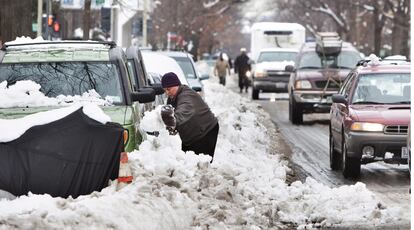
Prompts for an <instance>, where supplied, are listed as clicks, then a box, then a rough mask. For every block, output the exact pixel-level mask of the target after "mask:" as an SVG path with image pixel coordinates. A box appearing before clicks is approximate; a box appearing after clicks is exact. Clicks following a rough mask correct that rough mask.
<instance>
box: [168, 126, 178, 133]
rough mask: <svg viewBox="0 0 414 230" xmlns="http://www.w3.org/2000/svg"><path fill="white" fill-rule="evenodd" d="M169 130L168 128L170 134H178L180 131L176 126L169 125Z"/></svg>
mask: <svg viewBox="0 0 414 230" xmlns="http://www.w3.org/2000/svg"><path fill="white" fill-rule="evenodd" d="M167 130H168V132H169V134H170V135H176V134H177V133H178V131H177V130H176V129H175V128H172V127H168V126H167Z"/></svg>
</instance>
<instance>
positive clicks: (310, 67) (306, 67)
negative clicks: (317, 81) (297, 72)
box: [299, 66, 321, 69]
mask: <svg viewBox="0 0 414 230" xmlns="http://www.w3.org/2000/svg"><path fill="white" fill-rule="evenodd" d="M320 68H321V67H317V66H303V67H300V68H299V69H320Z"/></svg>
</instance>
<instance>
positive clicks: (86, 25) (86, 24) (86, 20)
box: [83, 0, 92, 40]
mask: <svg viewBox="0 0 414 230" xmlns="http://www.w3.org/2000/svg"><path fill="white" fill-rule="evenodd" d="M91 3H92V0H85V5H84V11H83V40H89V30H90V29H91Z"/></svg>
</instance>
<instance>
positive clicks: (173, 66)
mask: <svg viewBox="0 0 414 230" xmlns="http://www.w3.org/2000/svg"><path fill="white" fill-rule="evenodd" d="M141 54H142V58H143V59H144V63H145V69H146V70H147V72H154V73H159V74H161V75H164V74H166V73H168V72H174V73H175V74H177V76H178V79H180V81H181V84H183V85H188V81H187V79H186V77H185V74H184V72H183V71H182V69H181V67H180V66H179V65H178V63H177V62H176V61H175V60H174V59H172V58H170V57H167V56H165V55H162V54H160V53H156V52H142V53H141Z"/></svg>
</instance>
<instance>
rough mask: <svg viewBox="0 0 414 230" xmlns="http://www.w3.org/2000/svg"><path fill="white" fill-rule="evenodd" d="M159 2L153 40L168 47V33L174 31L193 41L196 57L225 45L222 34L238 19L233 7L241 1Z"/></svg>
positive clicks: (171, 0)
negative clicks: (232, 9) (222, 41)
mask: <svg viewBox="0 0 414 230" xmlns="http://www.w3.org/2000/svg"><path fill="white" fill-rule="evenodd" d="M160 2H161V4H159V5H158V6H157V8H156V9H155V10H154V12H153V14H152V18H153V27H154V30H153V31H154V34H153V36H152V40H151V43H152V44H153V46H157V47H159V48H165V47H166V45H167V33H168V32H171V33H174V34H176V35H177V36H180V37H182V38H183V39H184V40H185V41H187V42H188V41H191V44H192V46H191V47H192V49H191V50H190V52H191V53H192V54H193V55H194V57H197V56H199V55H200V54H201V53H203V52H211V51H212V50H214V49H219V48H220V46H222V45H223V44H222V43H221V40H222V39H221V36H220V35H221V34H222V33H223V31H224V30H225V29H226V28H227V27H228V25H229V24H231V22H232V21H234V20H235V19H234V18H235V17H236V15H235V14H232V11H230V9H231V8H232V6H234V5H235V4H237V3H238V1H234V0H221V1H216V0H203V1H192V0H164V1H160ZM184 44H185V43H184ZM187 45H188V44H187ZM178 48H180V49H181V48H184V47H178ZM187 48H189V47H188V46H187Z"/></svg>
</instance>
